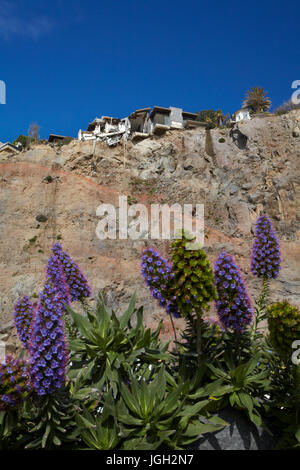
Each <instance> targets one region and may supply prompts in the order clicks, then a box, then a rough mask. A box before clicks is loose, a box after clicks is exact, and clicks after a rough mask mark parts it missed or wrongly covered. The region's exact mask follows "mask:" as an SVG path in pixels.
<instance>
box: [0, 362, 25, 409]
mask: <svg viewBox="0 0 300 470" xmlns="http://www.w3.org/2000/svg"><path fill="white" fill-rule="evenodd" d="M29 392H30V376H29V367H28V364H27V363H26V361H24V360H22V359H14V358H13V357H11V356H7V357H6V358H5V363H3V364H0V411H9V410H12V409H14V408H15V407H16V406H18V405H19V404H20V403H22V402H23V401H24V400H25V399H26V397H27V396H28V394H29Z"/></svg>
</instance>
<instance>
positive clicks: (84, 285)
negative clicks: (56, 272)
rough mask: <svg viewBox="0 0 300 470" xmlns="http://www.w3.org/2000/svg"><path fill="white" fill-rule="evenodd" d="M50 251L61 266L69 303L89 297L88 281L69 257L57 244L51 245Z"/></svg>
mask: <svg viewBox="0 0 300 470" xmlns="http://www.w3.org/2000/svg"><path fill="white" fill-rule="evenodd" d="M52 251H53V253H54V254H55V255H56V256H57V258H58V259H59V261H60V262H61V264H62V268H63V272H64V275H65V282H66V284H67V286H68V288H69V292H70V296H71V301H72V302H74V301H76V300H80V299H82V298H84V297H89V296H90V295H91V288H90V286H89V285H88V281H87V279H86V277H85V276H84V274H83V273H82V271H81V269H80V268H79V266H78V265H77V264H76V263H75V261H74V260H73V259H72V258H71V256H70V255H69V254H68V253H66V252H65V251H63V249H62V246H61V245H60V244H59V243H55V244H54V245H53V247H52Z"/></svg>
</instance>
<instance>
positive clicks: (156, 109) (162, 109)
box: [150, 106, 171, 117]
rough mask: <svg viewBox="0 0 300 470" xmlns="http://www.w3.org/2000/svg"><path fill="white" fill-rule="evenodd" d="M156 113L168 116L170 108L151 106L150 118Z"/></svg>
mask: <svg viewBox="0 0 300 470" xmlns="http://www.w3.org/2000/svg"><path fill="white" fill-rule="evenodd" d="M156 112H162V113H166V114H169V113H170V112H171V110H170V108H163V107H161V106H153V109H152V111H151V113H150V117H151V116H153V115H154V114H155V113H156Z"/></svg>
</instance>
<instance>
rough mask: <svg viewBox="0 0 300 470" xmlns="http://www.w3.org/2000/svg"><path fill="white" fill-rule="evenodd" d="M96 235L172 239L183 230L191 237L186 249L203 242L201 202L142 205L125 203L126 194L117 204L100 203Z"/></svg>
mask: <svg viewBox="0 0 300 470" xmlns="http://www.w3.org/2000/svg"><path fill="white" fill-rule="evenodd" d="M96 215H97V216H98V217H100V221H99V222H98V225H97V227H96V235H97V237H98V238H99V239H100V240H106V239H110V240H116V239H119V240H127V239H128V238H129V239H131V240H149V239H150V240H171V239H178V238H182V234H183V232H185V233H187V234H189V236H190V237H191V238H192V239H193V240H192V242H191V243H188V244H187V249H188V250H193V249H197V248H199V245H200V246H203V245H204V205H203V204H184V205H183V206H182V205H181V204H178V203H176V204H172V205H171V206H169V205H168V204H151V205H150V208H149V207H147V206H146V205H144V204H132V205H129V206H128V200H127V196H119V206H118V207H117V208H116V207H115V206H114V205H113V204H100V205H99V206H98V207H97V210H96Z"/></svg>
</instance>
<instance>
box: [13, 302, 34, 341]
mask: <svg viewBox="0 0 300 470" xmlns="http://www.w3.org/2000/svg"><path fill="white" fill-rule="evenodd" d="M33 313H34V306H33V305H32V303H31V302H30V300H29V297H28V296H27V295H25V297H23V298H22V299H20V300H18V301H17V303H16V304H15V306H14V322H15V327H16V329H17V333H18V335H19V338H20V340H21V341H22V343H23V345H24V347H25V349H28V342H29V338H30V332H31V325H32V319H33Z"/></svg>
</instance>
